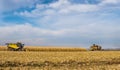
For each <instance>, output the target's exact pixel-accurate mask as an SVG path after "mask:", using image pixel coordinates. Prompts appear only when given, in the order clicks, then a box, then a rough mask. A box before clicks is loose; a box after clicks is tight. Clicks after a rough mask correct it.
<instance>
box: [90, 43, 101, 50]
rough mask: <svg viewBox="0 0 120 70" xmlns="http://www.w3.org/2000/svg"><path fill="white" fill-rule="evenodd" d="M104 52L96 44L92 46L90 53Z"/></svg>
mask: <svg viewBox="0 0 120 70" xmlns="http://www.w3.org/2000/svg"><path fill="white" fill-rule="evenodd" d="M100 50H102V47H101V46H99V45H96V44H93V45H92V46H90V51H100Z"/></svg>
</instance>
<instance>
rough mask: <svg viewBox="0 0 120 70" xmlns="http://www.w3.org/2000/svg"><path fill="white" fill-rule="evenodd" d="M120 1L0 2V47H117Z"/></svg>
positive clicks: (119, 45)
mask: <svg viewBox="0 0 120 70" xmlns="http://www.w3.org/2000/svg"><path fill="white" fill-rule="evenodd" d="M119 22H120V0H0V44H1V45H4V44H5V43H6V42H17V41H19V42H23V43H25V45H31V46H74V47H85V48H88V47H89V46H90V45H92V44H98V45H101V46H102V47H103V48H120V43H119V42H120V23H119Z"/></svg>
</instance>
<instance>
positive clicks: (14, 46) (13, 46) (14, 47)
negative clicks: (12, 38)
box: [6, 42, 25, 51]
mask: <svg viewBox="0 0 120 70" xmlns="http://www.w3.org/2000/svg"><path fill="white" fill-rule="evenodd" d="M6 45H7V49H8V51H24V50H25V49H23V47H24V44H22V43H20V42H17V43H6Z"/></svg>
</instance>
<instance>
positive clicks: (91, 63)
mask: <svg viewBox="0 0 120 70" xmlns="http://www.w3.org/2000/svg"><path fill="white" fill-rule="evenodd" d="M28 48H29V47H28ZM29 49H31V48H29ZM32 49H33V48H32ZM39 49H40V48H39ZM42 49H43V48H42ZM44 49H46V48H44ZM54 49H55V48H54ZM59 49H60V48H59ZM65 49H67V48H65ZM65 49H64V51H60V50H59V51H55V50H54V51H51V50H49V51H40V50H39V51H38V49H36V50H37V51H35V48H34V51H32V50H31V51H5V48H4V50H3V48H2V49H1V51H0V70H120V51H85V50H84V51H80V49H79V51H78V50H76V51H75V49H74V50H73V51H72V50H71V51H65ZM70 49H71V48H68V50H70ZM2 50H3V51H2ZM57 50H58V48H57Z"/></svg>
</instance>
